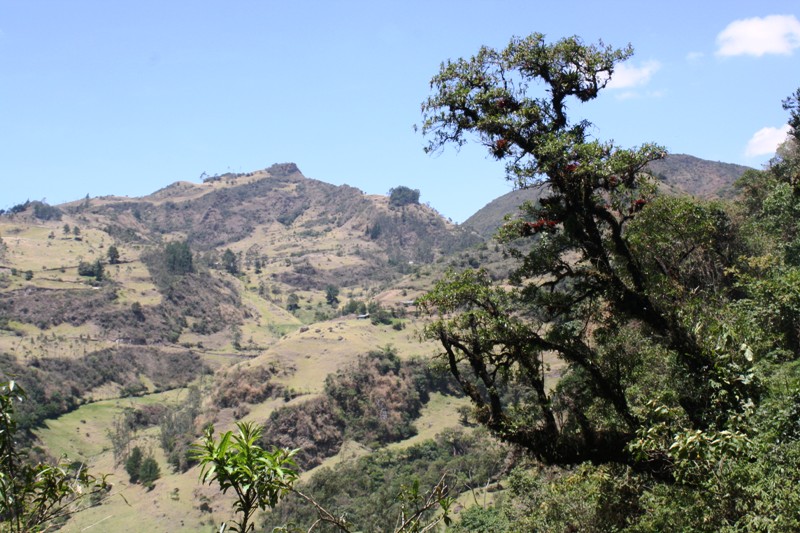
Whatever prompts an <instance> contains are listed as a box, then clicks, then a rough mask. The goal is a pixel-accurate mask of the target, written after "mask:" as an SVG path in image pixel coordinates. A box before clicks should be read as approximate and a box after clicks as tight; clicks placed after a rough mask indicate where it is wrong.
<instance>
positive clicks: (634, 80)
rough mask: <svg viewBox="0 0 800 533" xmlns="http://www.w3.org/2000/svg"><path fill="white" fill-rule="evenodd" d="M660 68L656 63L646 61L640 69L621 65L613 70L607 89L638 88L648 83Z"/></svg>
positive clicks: (624, 64)
mask: <svg viewBox="0 0 800 533" xmlns="http://www.w3.org/2000/svg"><path fill="white" fill-rule="evenodd" d="M660 68H661V63H659V62H658V61H648V62H647V63H645V64H643V65H642V66H641V67H634V66H632V65H628V64H627V63H621V64H619V65H617V66H616V68H615V69H614V75H613V76H611V81H609V82H608V85H607V87H608V88H609V89H629V88H631V87H640V86H642V85H645V84H646V83H647V82H649V81H650V78H651V77H652V76H653V74H655V73H656V71H657V70H658V69H660Z"/></svg>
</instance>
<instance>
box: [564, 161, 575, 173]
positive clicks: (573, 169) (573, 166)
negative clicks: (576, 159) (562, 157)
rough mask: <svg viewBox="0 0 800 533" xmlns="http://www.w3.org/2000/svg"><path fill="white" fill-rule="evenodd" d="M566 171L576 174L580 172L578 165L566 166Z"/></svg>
mask: <svg viewBox="0 0 800 533" xmlns="http://www.w3.org/2000/svg"><path fill="white" fill-rule="evenodd" d="M566 169H567V172H575V171H576V170H578V164H577V163H570V164H569V165H567V166H566Z"/></svg>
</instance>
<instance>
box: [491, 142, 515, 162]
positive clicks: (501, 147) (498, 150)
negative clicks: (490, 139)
mask: <svg viewBox="0 0 800 533" xmlns="http://www.w3.org/2000/svg"><path fill="white" fill-rule="evenodd" d="M509 147H511V141H509V140H508V139H498V140H496V141H495V142H494V148H492V153H493V154H494V156H495V157H496V158H498V159H500V158H502V157H503V156H505V155H506V152H507V151H508V149H509Z"/></svg>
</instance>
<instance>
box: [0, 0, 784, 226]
mask: <svg viewBox="0 0 800 533" xmlns="http://www.w3.org/2000/svg"><path fill="white" fill-rule="evenodd" d="M799 8H800V5H798V3H797V1H796V0H792V1H770V0H762V1H760V2H753V1H726V2H700V1H697V0H695V1H692V2H684V1H673V2H671V3H668V4H667V3H663V2H645V1H628V2H610V1H609V2H594V1H592V2H590V1H571V0H562V1H560V2H552V1H535V0H528V1H513V0H509V1H503V2H499V1H491V2H490V1H471V0H461V1H444V0H442V1H436V0H428V1H427V2H418V1H416V0H403V1H397V2H395V1H384V2H381V1H376V0H373V1H363V2H361V1H336V0H328V1H322V0H320V1H316V2H314V1H293V2H286V1H282V2H273V1H267V0H263V1H258V2H256V1H236V0H231V1H226V2H222V1H218V2H209V1H203V0H193V1H182V0H181V1H179V0H173V1H164V0H160V1H149V0H137V1H128V0H117V1H108V0H102V1H82V0H72V1H69V2H67V1H64V0H57V1H49V2H48V1H39V0H29V1H23V0H0V185H1V187H0V191H1V192H0V208H7V207H10V206H12V205H14V204H17V203H20V202H24V201H25V200H26V199H31V200H41V199H46V200H47V201H48V202H50V203H60V202H64V201H70V200H75V199H78V198H82V197H84V196H85V195H86V194H89V195H90V196H102V195H107V194H117V195H129V196H140V195H145V194H148V193H150V192H153V191H155V190H157V189H159V188H161V187H164V186H166V185H168V184H170V183H172V182H174V181H178V180H188V181H199V177H200V175H201V174H202V173H203V172H206V173H208V174H216V173H224V172H228V171H232V172H248V171H251V170H256V169H260V168H264V167H267V166H269V165H271V164H272V163H276V162H287V161H292V162H295V163H297V165H298V166H299V167H300V169H301V170H302V171H303V173H304V174H305V175H306V176H308V177H310V178H315V179H319V180H323V181H327V182H331V183H336V184H342V183H347V184H349V185H352V186H355V187H358V188H360V189H362V190H364V191H366V192H368V193H380V194H385V193H386V192H387V191H388V190H389V189H390V188H391V187H394V186H397V185H406V186H409V187H412V188H417V189H420V190H421V192H422V198H421V200H422V201H427V202H429V203H430V204H431V205H432V206H433V207H435V208H436V209H437V210H439V212H441V213H442V214H443V215H445V216H447V217H451V218H452V219H454V220H455V221H463V220H464V219H465V218H467V217H468V216H469V215H471V214H472V213H474V212H475V211H476V210H477V209H479V208H481V207H482V206H483V205H485V204H486V203H487V202H488V201H490V200H491V199H493V198H495V197H497V196H499V195H501V194H504V193H505V192H507V191H509V190H510V185H509V184H508V183H507V182H505V180H504V179H503V168H502V163H498V162H496V161H494V160H493V159H491V158H490V157H488V156H487V154H486V153H485V152H484V150H483V149H482V148H479V147H465V148H462V149H461V150H460V151H456V150H454V149H449V150H446V151H445V152H444V153H442V154H439V155H435V156H429V155H426V154H424V153H423V151H422V148H423V146H424V143H425V140H424V139H423V138H422V137H421V135H420V134H419V133H415V132H414V130H413V125H414V124H416V123H419V121H420V103H421V102H422V101H423V100H424V99H425V98H426V96H427V95H428V91H429V86H428V83H429V80H430V78H431V77H432V76H433V75H434V74H436V72H437V70H438V67H439V64H440V63H441V62H442V61H443V60H446V59H448V58H452V59H455V58H457V57H462V56H470V55H472V54H473V53H475V52H476V51H477V50H478V48H479V47H480V46H481V45H484V44H485V45H489V46H493V47H503V46H504V45H505V44H507V42H508V40H509V38H510V37H511V36H513V35H518V36H524V35H528V34H530V33H532V32H542V33H545V34H546V35H547V38H548V39H549V40H557V39H558V38H560V37H563V36H569V35H579V36H581V37H582V38H583V39H584V41H587V42H594V41H597V40H598V39H603V41H604V42H606V43H608V44H612V45H614V46H624V45H626V44H627V43H631V44H632V45H633V47H634V49H635V55H634V57H633V58H632V59H631V60H629V61H628V62H627V63H626V65H625V67H624V68H623V69H621V70H620V71H619V72H618V74H617V76H616V79H615V80H614V81H613V82H612V85H615V87H611V88H609V89H607V90H606V91H604V92H603V93H602V94H601V96H600V97H599V98H598V99H597V100H595V101H594V102H591V103H589V104H586V105H580V104H578V103H576V102H575V103H572V104H571V106H570V110H571V114H572V117H573V118H588V119H589V120H591V121H592V122H593V123H594V124H595V127H594V129H593V130H592V132H593V134H594V135H595V136H596V137H597V138H600V139H604V140H608V139H613V140H614V141H615V142H617V143H618V144H619V145H622V146H632V145H638V144H641V143H643V142H657V143H659V144H662V145H664V146H666V148H667V149H668V150H669V151H670V152H673V153H689V154H692V155H696V156H698V157H702V158H706V159H712V160H719V161H726V162H732V163H740V164H747V165H751V166H755V167H760V166H761V165H763V163H764V162H766V161H767V160H768V159H769V157H770V156H771V154H772V153H773V152H774V147H775V144H776V143H777V142H778V139H779V138H780V137H781V136H782V135H783V133H782V132H781V131H780V128H782V127H783V126H784V124H785V122H786V112H785V111H783V110H782V109H781V105H780V102H781V100H782V99H783V98H785V97H786V96H788V95H789V94H791V93H792V92H793V91H794V90H795V89H796V88H797V87H798V86H800V76H798V73H800V13H798V11H800V9H799Z"/></svg>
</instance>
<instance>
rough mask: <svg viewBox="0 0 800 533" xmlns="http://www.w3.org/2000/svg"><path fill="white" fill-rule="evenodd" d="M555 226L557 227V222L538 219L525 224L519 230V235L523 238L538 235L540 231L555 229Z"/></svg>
mask: <svg viewBox="0 0 800 533" xmlns="http://www.w3.org/2000/svg"><path fill="white" fill-rule="evenodd" d="M556 225H558V221H557V220H552V219H549V218H540V219H539V220H537V221H536V222H525V223H524V224H523V225H522V227H521V228H520V233H521V234H522V235H523V236H524V237H527V236H529V235H533V234H534V233H539V232H540V231H544V230H552V229H555V227H556Z"/></svg>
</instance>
